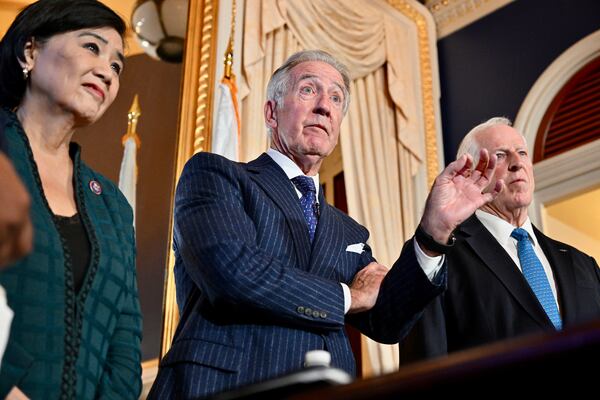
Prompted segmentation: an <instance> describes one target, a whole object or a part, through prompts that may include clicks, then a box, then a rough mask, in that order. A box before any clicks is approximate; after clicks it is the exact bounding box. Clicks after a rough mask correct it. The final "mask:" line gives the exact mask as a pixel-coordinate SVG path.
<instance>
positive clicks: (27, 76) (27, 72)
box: [23, 68, 29, 80]
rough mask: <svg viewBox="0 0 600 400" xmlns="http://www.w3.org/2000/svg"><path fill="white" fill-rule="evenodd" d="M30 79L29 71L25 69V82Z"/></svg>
mask: <svg viewBox="0 0 600 400" xmlns="http://www.w3.org/2000/svg"><path fill="white" fill-rule="evenodd" d="M27 79H29V70H28V69H27V68H23V80H27Z"/></svg>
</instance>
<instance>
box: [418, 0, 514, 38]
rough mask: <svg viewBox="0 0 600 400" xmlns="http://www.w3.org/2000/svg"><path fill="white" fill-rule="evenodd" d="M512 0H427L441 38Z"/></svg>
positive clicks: (426, 2) (426, 3)
mask: <svg viewBox="0 0 600 400" xmlns="http://www.w3.org/2000/svg"><path fill="white" fill-rule="evenodd" d="M512 1H514V0H427V1H425V6H426V7H427V9H429V11H430V12H431V14H432V15H433V19H434V20H435V25H436V26H437V37H438V39H441V38H443V37H445V36H448V35H449V34H451V33H453V32H456V31H457V30H459V29H461V28H464V27H465V26H467V25H469V24H471V23H473V22H475V21H477V20H478V19H480V18H483V17H485V16H486V15H488V14H490V13H492V12H494V11H496V10H497V9H498V8H500V7H503V6H505V5H507V4H508V3H511V2H512Z"/></svg>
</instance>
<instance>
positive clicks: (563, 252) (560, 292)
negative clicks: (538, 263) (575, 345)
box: [533, 226, 577, 325]
mask: <svg viewBox="0 0 600 400" xmlns="http://www.w3.org/2000/svg"><path fill="white" fill-rule="evenodd" d="M533 229H534V231H535V236H536V238H537V241H538V243H539V244H540V246H541V248H542V250H543V251H544V254H545V255H546V257H547V258H548V261H549V262H550V267H551V268H552V273H553V274H554V281H555V282H556V292H557V297H558V304H559V305H560V314H561V316H562V319H563V325H565V324H566V323H569V322H570V321H577V299H576V298H575V290H573V289H574V288H575V273H574V270H573V259H572V258H571V253H570V252H569V250H568V249H567V248H565V246H563V245H562V244H561V243H558V242H556V241H554V240H552V239H550V238H549V237H547V236H546V235H544V234H543V233H542V232H540V231H539V230H538V229H537V228H536V227H535V226H534V227H533Z"/></svg>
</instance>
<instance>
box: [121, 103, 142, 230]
mask: <svg viewBox="0 0 600 400" xmlns="http://www.w3.org/2000/svg"><path fill="white" fill-rule="evenodd" d="M140 115H142V113H141V111H140V106H139V102H138V95H137V94H136V95H135V97H134V99H133V104H132V105H131V109H130V110H129V113H128V114H127V118H128V122H127V133H126V134H125V135H123V138H122V139H121V141H122V143H123V147H124V149H123V161H121V170H120V172H119V189H120V190H121V192H123V194H124V195H125V198H126V199H127V201H128V202H129V205H131V208H132V209H133V226H135V202H136V198H135V197H136V196H135V194H136V187H137V149H138V147H140V144H141V142H140V138H139V137H138V135H137V133H136V127H137V121H138V118H139V117H140Z"/></svg>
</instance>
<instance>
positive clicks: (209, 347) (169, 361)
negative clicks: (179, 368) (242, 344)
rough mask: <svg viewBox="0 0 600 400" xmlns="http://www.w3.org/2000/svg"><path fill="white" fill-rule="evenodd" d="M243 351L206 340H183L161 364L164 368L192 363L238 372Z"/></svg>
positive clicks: (171, 349) (172, 348) (177, 343)
mask: <svg viewBox="0 0 600 400" xmlns="http://www.w3.org/2000/svg"><path fill="white" fill-rule="evenodd" d="M242 356H243V351H242V350H241V349H238V348H235V347H232V346H228V345H225V344H221V343H215V342H208V341H204V340H182V341H178V342H175V343H174V344H173V346H172V347H171V348H170V349H169V351H168V352H167V354H166V355H165V357H164V358H163V359H162V361H161V362H160V365H161V367H162V366H169V365H173V364H177V363H185V362H191V363H196V364H201V365H206V366H208V367H212V368H218V369H221V370H224V371H230V372H238V371H239V370H240V365H241V361H242Z"/></svg>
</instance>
